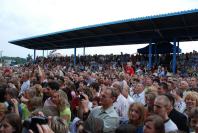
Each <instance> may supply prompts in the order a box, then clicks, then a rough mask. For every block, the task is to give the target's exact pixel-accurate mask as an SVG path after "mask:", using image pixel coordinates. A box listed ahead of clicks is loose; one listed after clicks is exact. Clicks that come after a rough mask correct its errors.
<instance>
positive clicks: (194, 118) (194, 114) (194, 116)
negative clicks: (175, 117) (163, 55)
mask: <svg viewBox="0 0 198 133" xmlns="http://www.w3.org/2000/svg"><path fill="white" fill-rule="evenodd" d="M189 117H190V126H191V128H192V129H193V130H195V132H196V133H198V107H196V108H193V109H191V111H190V115H189Z"/></svg>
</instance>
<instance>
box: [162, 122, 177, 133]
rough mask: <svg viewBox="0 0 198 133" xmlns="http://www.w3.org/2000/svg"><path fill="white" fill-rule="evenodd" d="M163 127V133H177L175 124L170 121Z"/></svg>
mask: <svg viewBox="0 0 198 133" xmlns="http://www.w3.org/2000/svg"><path fill="white" fill-rule="evenodd" d="M164 126H165V133H168V132H170V131H178V128H177V126H176V124H175V123H174V122H173V121H172V120H171V119H169V120H168V121H167V122H165V123H164Z"/></svg>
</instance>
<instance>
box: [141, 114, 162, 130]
mask: <svg viewBox="0 0 198 133" xmlns="http://www.w3.org/2000/svg"><path fill="white" fill-rule="evenodd" d="M144 133H165V127H164V120H163V119H162V118H161V117H160V116H159V115H150V116H148V117H147V118H146V120H145V122H144Z"/></svg>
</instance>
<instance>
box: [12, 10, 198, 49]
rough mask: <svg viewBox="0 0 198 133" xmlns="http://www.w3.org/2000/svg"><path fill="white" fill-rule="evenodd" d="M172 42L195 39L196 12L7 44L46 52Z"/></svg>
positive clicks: (89, 28)
mask: <svg viewBox="0 0 198 133" xmlns="http://www.w3.org/2000/svg"><path fill="white" fill-rule="evenodd" d="M173 39H176V40H177V41H197V40H198V9H194V10H188V11H182V12H176V13H169V14H163V15H155V16H147V17H141V18H135V19H126V20H121V21H115V22H110V23H104V24H98V25H92V26H86V27H80V28H76V29H71V30H65V31H60V32H55V33H51V34H44V35H41V36H36V37H30V38H25V39H20V40H14V41H10V42H9V43H12V44H15V45H18V46H22V47H25V48H28V49H37V50H50V49H64V48H80V47H96V46H111V45H127V44H144V43H149V42H161V41H169V42H172V41H173Z"/></svg>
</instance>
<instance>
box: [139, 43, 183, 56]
mask: <svg viewBox="0 0 198 133" xmlns="http://www.w3.org/2000/svg"><path fill="white" fill-rule="evenodd" d="M151 45H152V54H167V53H173V44H171V43H170V42H163V43H155V44H151ZM137 52H138V53H140V54H149V45H147V46H146V47H144V48H140V49H138V50H137ZM176 53H181V49H180V48H179V47H178V46H176Z"/></svg>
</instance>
